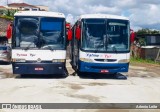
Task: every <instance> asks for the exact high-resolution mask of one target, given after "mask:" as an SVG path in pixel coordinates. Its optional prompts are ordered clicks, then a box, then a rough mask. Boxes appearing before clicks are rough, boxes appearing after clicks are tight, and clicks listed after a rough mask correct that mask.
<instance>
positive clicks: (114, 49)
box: [112, 45, 117, 53]
mask: <svg viewBox="0 0 160 112" xmlns="http://www.w3.org/2000/svg"><path fill="white" fill-rule="evenodd" d="M112 49H113V51H114V52H115V53H117V48H116V47H115V46H114V45H113V46H112Z"/></svg>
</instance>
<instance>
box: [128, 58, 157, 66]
mask: <svg viewBox="0 0 160 112" xmlns="http://www.w3.org/2000/svg"><path fill="white" fill-rule="evenodd" d="M130 62H131V63H144V64H155V65H160V62H155V61H153V60H151V59H142V58H138V57H131V58H130Z"/></svg>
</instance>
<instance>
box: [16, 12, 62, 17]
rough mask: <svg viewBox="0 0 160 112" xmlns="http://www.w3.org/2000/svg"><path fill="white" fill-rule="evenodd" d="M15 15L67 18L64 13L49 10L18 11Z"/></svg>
mask: <svg viewBox="0 0 160 112" xmlns="http://www.w3.org/2000/svg"><path fill="white" fill-rule="evenodd" d="M14 16H43V17H59V18H65V15H64V14H63V13H59V12H47V11H19V12H16V13H15V15H14Z"/></svg>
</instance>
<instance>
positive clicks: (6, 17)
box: [0, 15, 13, 20]
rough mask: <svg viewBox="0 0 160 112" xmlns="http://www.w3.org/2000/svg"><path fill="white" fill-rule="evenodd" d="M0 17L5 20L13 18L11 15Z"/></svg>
mask: <svg viewBox="0 0 160 112" xmlns="http://www.w3.org/2000/svg"><path fill="white" fill-rule="evenodd" d="M0 18H3V19H7V20H13V17H9V16H4V15H3V16H0Z"/></svg>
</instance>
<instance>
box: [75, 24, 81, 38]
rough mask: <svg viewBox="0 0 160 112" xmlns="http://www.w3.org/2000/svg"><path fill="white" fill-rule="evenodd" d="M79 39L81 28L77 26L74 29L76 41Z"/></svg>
mask: <svg viewBox="0 0 160 112" xmlns="http://www.w3.org/2000/svg"><path fill="white" fill-rule="evenodd" d="M80 38H81V28H80V27H79V26H78V27H76V39H77V40H80Z"/></svg>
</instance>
